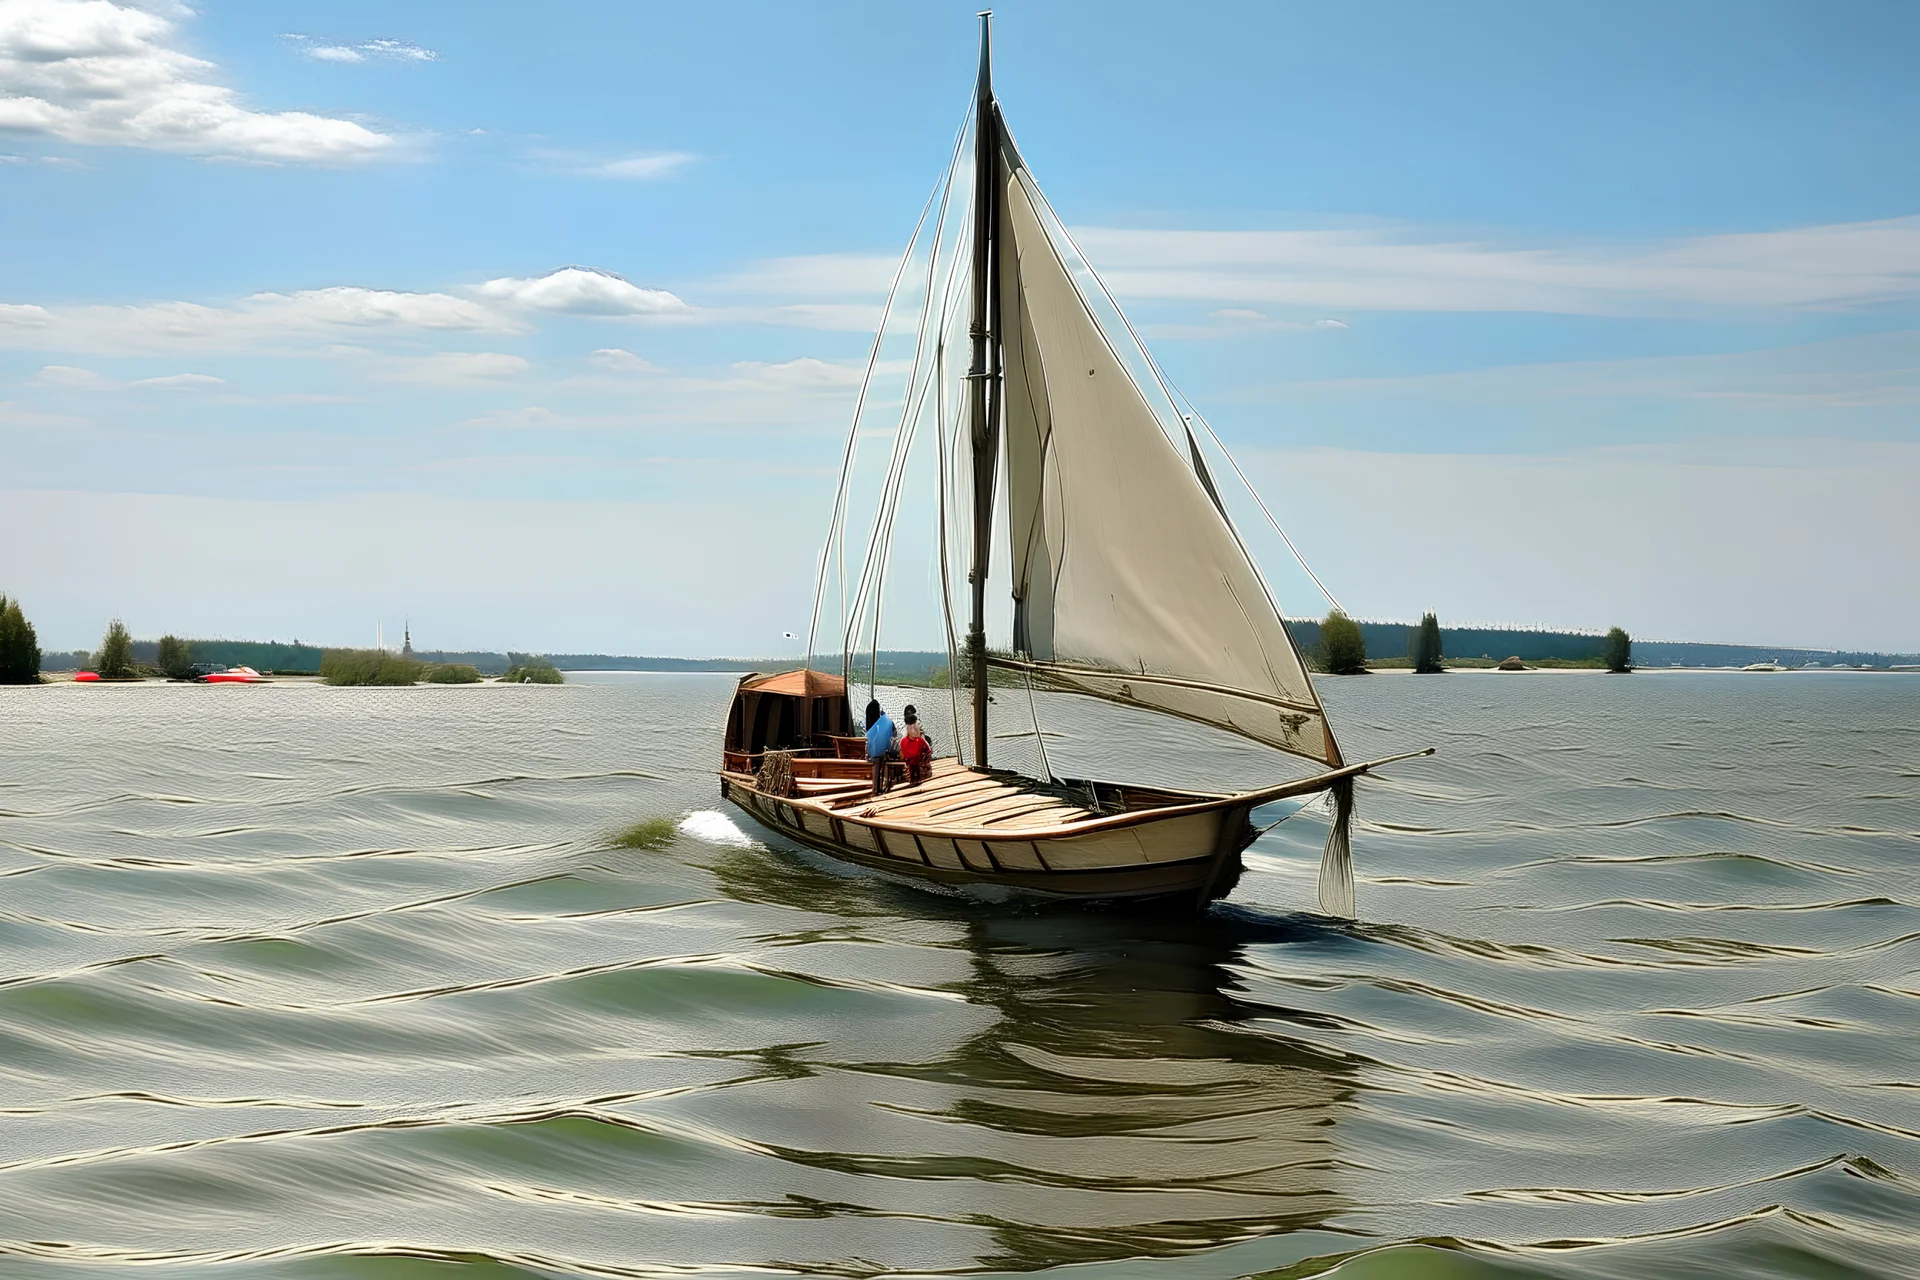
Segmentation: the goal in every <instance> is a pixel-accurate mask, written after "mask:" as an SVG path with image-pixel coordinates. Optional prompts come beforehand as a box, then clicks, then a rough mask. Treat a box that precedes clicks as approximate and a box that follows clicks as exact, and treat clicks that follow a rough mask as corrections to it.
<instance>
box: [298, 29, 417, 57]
mask: <svg viewBox="0 0 1920 1280" xmlns="http://www.w3.org/2000/svg"><path fill="white" fill-rule="evenodd" d="M281 39H283V40H287V41H290V42H292V44H293V45H294V47H295V48H297V49H298V50H299V51H300V52H301V53H302V54H303V55H305V56H306V57H309V58H312V59H314V60H315V61H316V62H368V61H377V62H434V61H436V60H438V59H439V57H440V55H439V54H438V53H435V52H434V51H433V50H432V49H429V48H426V47H425V46H424V45H417V44H415V43H414V42H413V41H411V40H359V41H345V40H322V39H320V38H319V37H317V36H307V35H299V34H296V33H293V32H289V33H288V34H286V35H284V36H282V37H281Z"/></svg>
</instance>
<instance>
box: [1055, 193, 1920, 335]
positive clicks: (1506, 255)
mask: <svg viewBox="0 0 1920 1280" xmlns="http://www.w3.org/2000/svg"><path fill="white" fill-rule="evenodd" d="M1074 238H1075V239H1076V240H1077V241H1078V243H1079V244H1080V246H1081V248H1082V249H1084V250H1085V252H1086V254H1087V256H1088V258H1089V259H1091V260H1092V262H1093V264H1094V266H1095V267H1096V268H1097V269H1098V270H1099V271H1100V272H1101V274H1102V275H1103V276H1104V277H1105V278H1106V280H1107V282H1108V284H1109V285H1111V286H1112V288H1113V290H1114V292H1115V293H1117V294H1119V295H1120V296H1121V297H1122V298H1131V299H1140V300H1154V301H1171V302H1189V303H1213V304H1220V303H1226V304H1230V305H1231V306H1233V307H1235V308H1258V307H1262V306H1266V305H1269V304H1272V305H1280V306H1291V307H1310V308H1328V309H1350V310H1361V311H1537V312H1558V313H1563V314H1574V315H1614V316H1625V315H1672V314H1677V313H1685V312H1693V311H1704V310H1724V309H1729V308H1741V309H1747V308H1765V309H1774V310H1814V309H1836V308H1847V307H1860V306H1867V305H1871V304H1874V303H1881V302H1890V301H1912V300H1914V299H1916V298H1920V217H1905V218H1892V219H1887V220H1884V221H1879V222H1857V223H1838V224H1833V225H1827V226H1814V227H1801V228H1794V229H1789V230H1783V231H1762V232H1739V233H1730V234H1725V235H1711V236H1691V237H1684V238H1678V239H1667V240H1658V241H1651V242H1643V243H1631V244H1628V243H1605V244H1574V243H1561V244H1552V245H1541V244H1537V243H1534V244H1529V243H1525V242H1523V241H1521V240H1519V239H1518V238H1517V237H1514V236H1510V235H1490V236H1484V237H1478V238H1471V239H1469V238H1457V237H1450V236H1446V235H1444V234H1440V233H1436V232H1434V231H1432V230H1429V229H1424V228H1419V227H1404V226H1368V227H1360V228H1346V229H1335V230H1307V231H1181V230H1150V231H1134V230H1116V229H1112V228H1103V227H1088V228H1084V229H1080V230H1076V231H1075V232H1074Z"/></svg>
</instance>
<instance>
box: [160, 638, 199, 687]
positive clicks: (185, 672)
mask: <svg viewBox="0 0 1920 1280" xmlns="http://www.w3.org/2000/svg"><path fill="white" fill-rule="evenodd" d="M154 663H155V665H156V666H158V667H159V668H160V674H162V675H164V676H166V677H168V678H169V679H172V680H188V679H191V678H192V676H193V645H192V644H190V643H189V642H187V641H185V640H182V639H181V638H180V637H179V636H161V637H160V652H159V654H158V656H157V657H156V658H155V659H154Z"/></svg>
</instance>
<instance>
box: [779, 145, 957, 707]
mask: <svg viewBox="0 0 1920 1280" xmlns="http://www.w3.org/2000/svg"><path fill="white" fill-rule="evenodd" d="M966 137H967V126H966V125H965V124H962V125H961V127H960V133H959V136H957V137H956V138H955V139H954V141H953V156H952V157H951V158H950V159H949V160H948V161H947V171H946V173H945V174H944V175H943V176H942V178H941V179H940V181H938V182H936V183H934V186H933V190H932V191H930V192H928V193H927V202H926V204H924V205H922V206H921V208H920V217H919V219H918V220H916V221H915V222H914V224H913V235H912V236H910V237H908V239H907V249H906V252H905V253H903V254H902V255H901V257H900V265H899V266H897V267H895V268H894V271H893V281H892V283H891V284H889V285H888V286H887V301H886V304H885V305H884V306H883V307H882V308H881V309H880V327H879V328H878V329H876V330H875V331H874V335H873V347H872V349H870V350H869V351H868V352H867V367H866V372H865V373H863V374H862V375H861V378H860V394H859V396H858V397H856V398H855V400H854V403H853V424H852V425H851V426H849V427H848V428H847V447H846V450H845V452H844V453H842V455H841V458H840V483H839V486H838V488H837V489H836V490H835V491H834V499H833V517H832V519H831V520H830V521H829V523H828V525H827V541H826V543H825V545H823V546H822V547H821V548H820V572H819V574H818V575H817V576H816V577H815V579H814V588H813V617H812V619H811V620H810V621H809V622H808V623H807V666H808V667H811V666H813V644H814V640H815V639H816V638H817V636H818V633H819V629H820V606H821V603H822V597H824V595H825V594H826V589H827V563H828V560H829V558H830V557H831V556H832V554H833V552H834V550H835V549H836V547H837V548H838V549H839V551H840V556H839V560H840V609H841V612H842V614H844V613H845V612H846V607H847V560H846V548H845V545H844V534H845V530H846V505H847V485H848V482H849V480H850V479H851V477H852V474H853V454H854V445H855V442H857V441H858V440H859V438H860V414H861V412H862V411H863V410H864V409H865V407H866V403H867V389H868V388H869V387H871V386H872V385H873V371H874V369H875V367H877V366H878V364H879V362H880V346H881V343H882V341H883V340H884V339H885V338H886V334H887V318H888V317H889V316H890V315H892V314H893V302H894V298H895V296H896V295H897V294H898V293H899V290H900V281H901V280H902V279H904V278H905V277H906V274H907V264H908V263H910V262H912V261H913V247H914V245H916V244H918V243H919V242H920V231H921V229H922V228H923V227H925V225H926V222H927V214H929V213H930V212H932V211H933V202H934V200H935V199H937V198H938V197H939V196H940V194H941V193H942V192H943V191H949V190H951V189H952V186H953V169H954V166H955V165H956V164H958V163H959V160H960V151H961V148H962V147H963V146H964V145H965V143H966ZM841 675H842V676H843V677H844V676H845V675H846V653H845V649H844V644H843V646H842V653H841Z"/></svg>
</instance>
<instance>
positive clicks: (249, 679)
mask: <svg viewBox="0 0 1920 1280" xmlns="http://www.w3.org/2000/svg"><path fill="white" fill-rule="evenodd" d="M194 682H195V683H197V684H271V683H273V682H272V681H270V680H268V679H267V678H266V677H265V676H263V675H261V674H260V673H259V672H258V671H255V670H254V669H253V668H252V667H227V668H224V669H223V670H220V671H207V672H203V673H201V674H200V675H196V676H195V677H194Z"/></svg>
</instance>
